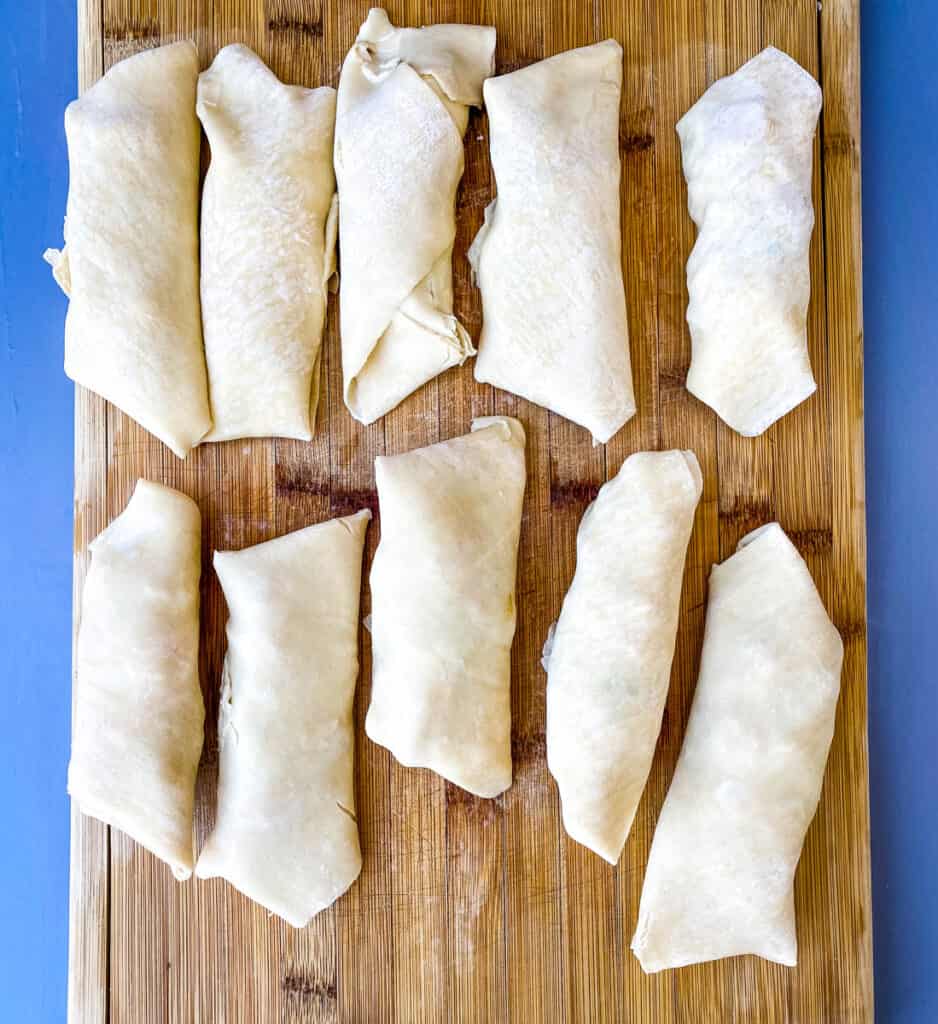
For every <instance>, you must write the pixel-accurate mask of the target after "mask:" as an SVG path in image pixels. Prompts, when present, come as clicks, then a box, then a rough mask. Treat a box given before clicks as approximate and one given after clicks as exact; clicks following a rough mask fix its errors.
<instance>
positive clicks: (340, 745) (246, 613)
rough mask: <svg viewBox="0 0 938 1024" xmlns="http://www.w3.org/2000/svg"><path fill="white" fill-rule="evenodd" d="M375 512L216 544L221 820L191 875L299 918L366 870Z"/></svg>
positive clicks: (299, 922) (299, 921)
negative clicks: (371, 528) (364, 608)
mask: <svg viewBox="0 0 938 1024" xmlns="http://www.w3.org/2000/svg"><path fill="white" fill-rule="evenodd" d="M370 519H371V513H370V512H368V511H363V512H358V513H357V514H355V515H353V516H347V517H345V518H344V519H333V520H330V521H329V522H326V523H320V524H318V525H316V526H309V527H307V528H306V529H303V530H297V531H295V532H294V533H289V534H287V535H286V536H283V537H278V538H276V539H275V540H271V541H267V542H266V543H264V544H257V545H255V546H254V547H250V548H245V549H244V550H242V551H217V552H216V553H215V570H216V572H217V573H218V578H219V580H220V581H221V585H222V589H223V591H224V593H225V600H226V601H227V603H228V610H229V614H230V618H229V620H228V653H227V655H226V657H225V669H224V679H223V684H222V693H221V702H220V709H219V722H218V744H219V777H218V817H217V820H216V823H215V829H214V831H213V832H212V834H211V835H210V836H209V839H208V842H207V843H206V845H205V847H204V849H203V850H202V853H201V856H200V857H199V861H198V865H197V867H196V874H197V875H198V877H200V878H211V877H214V876H217V875H221V876H223V877H224V878H226V879H227V880H228V881H229V882H230V883H231V884H232V885H233V886H235V888H236V889H239V890H240V891H241V892H243V893H244V894H245V895H246V896H249V897H250V898H251V899H253V900H256V901H257V902H258V903H260V904H262V905H263V906H265V907H267V909H268V910H271V911H273V912H274V913H275V914H278V915H279V916H280V917H282V918H283V919H284V920H286V921H288V922H289V923H290V924H291V925H293V926H294V927H296V928H301V927H303V925H305V924H306V923H307V922H308V921H309V919H310V918H311V917H312V916H313V915H314V914H317V913H319V911H320V910H322V909H324V908H325V907H328V906H330V904H332V903H333V902H334V901H335V900H336V899H337V898H338V897H339V896H340V895H341V894H342V893H343V892H345V890H346V889H347V888H348V887H349V886H350V885H351V884H352V882H354V881H355V879H356V878H357V877H358V873H359V871H360V870H361V864H362V859H361V852H360V849H359V843H358V822H357V820H356V818H355V785H354V779H353V772H354V763H353V761H354V751H355V736H354V732H353V727H352V700H353V698H354V695H355V681H356V679H357V677H358V602H359V594H360V591H361V563H362V549H363V546H364V542H365V531H366V530H367V528H368V521H369V520H370Z"/></svg>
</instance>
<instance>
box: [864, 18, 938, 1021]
mask: <svg viewBox="0 0 938 1024" xmlns="http://www.w3.org/2000/svg"><path fill="white" fill-rule="evenodd" d="M861 26H862V54H861V61H862V75H863V85H862V88H863V95H862V102H863V289H864V330H865V337H866V346H865V347H866V357H865V358H866V480H867V488H866V498H867V516H868V519H867V523H868V531H869V532H868V538H869V560H868V565H869V583H868V611H869V624H870V634H869V636H870V661H869V689H870V798H871V802H872V820H873V956H874V964H875V973H876V980H875V984H876V1004H877V1011H878V1016H879V1019H880V1020H882V1021H886V1022H891V1021H903V1022H905V1021H914V1022H916V1024H918V1022H919V1021H921V1022H922V1024H925V1022H928V1024H933V1022H935V1021H938V880H936V871H938V801H936V796H938V745H936V726H938V674H936V670H938V625H936V622H935V618H936V614H938V541H936V534H935V529H934V526H935V522H936V513H935V509H936V506H938V473H936V469H938V327H936V324H938V187H936V185H935V174H936V161H938V142H936V139H938V134H936V133H938V129H936V126H935V122H936V118H938V64H936V63H935V49H934V46H935V40H936V38H938V4H936V3H934V2H933V0H929V2H922V0H868V2H865V3H864V4H863V7H862V20H861Z"/></svg>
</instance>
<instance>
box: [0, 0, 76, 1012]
mask: <svg viewBox="0 0 938 1024" xmlns="http://www.w3.org/2000/svg"><path fill="white" fill-rule="evenodd" d="M0 14H2V17H0V523H2V524H3V529H2V531H0V666H2V669H0V671H2V682H0V688H2V689H0V807H2V808H3V809H4V820H3V834H2V836H0V1021H2V1022H4V1024H6V1022H9V1024H32V1022H41V1024H45V1022H52V1021H64V1020H65V978H66V950H67V945H68V941H67V927H68V920H67V907H68V800H67V798H66V796H65V767H66V761H67V753H68V724H69V702H70V699H71V698H70V695H69V689H70V668H69V662H70V652H69V649H70V647H71V588H72V584H71V574H72V569H71V564H72V468H71V467H72V436H73V435H72V430H73V427H72V416H73V401H72V386H71V383H70V382H69V381H68V380H66V379H65V376H64V374H63V373H62V319H63V316H64V313H65V300H64V297H63V296H62V295H61V294H60V293H59V292H58V289H57V288H51V287H50V286H49V274H48V268H47V267H46V266H45V264H43V262H42V261H41V259H40V258H39V257H40V255H41V253H42V250H43V248H45V246H47V245H49V244H56V243H59V242H60V241H61V238H62V214H63V212H64V210H65V195H66V178H67V162H66V155H65V133H64V131H63V129H62V112H63V110H64V109H65V105H66V103H67V102H68V101H69V100H70V99H71V98H72V97H73V96H74V95H75V80H76V55H75V38H76V23H75V22H76V16H75V2H74V0H58V2H49V3H45V2H33V0H0Z"/></svg>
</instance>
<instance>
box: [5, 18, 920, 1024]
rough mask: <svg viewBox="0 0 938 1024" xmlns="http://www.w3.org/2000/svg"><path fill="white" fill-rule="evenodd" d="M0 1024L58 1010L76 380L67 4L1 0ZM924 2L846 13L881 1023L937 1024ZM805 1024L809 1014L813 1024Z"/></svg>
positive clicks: (72, 63) (55, 1017)
mask: <svg viewBox="0 0 938 1024" xmlns="http://www.w3.org/2000/svg"><path fill="white" fill-rule="evenodd" d="M0 8H2V13H3V17H2V19H0V24H2V26H3V27H2V29H0V32H2V51H0V302H2V315H0V522H2V523H3V524H4V529H3V531H2V532H0V581H2V591H0V657H2V659H3V668H4V679H3V692H2V696H0V736H2V743H0V807H3V808H4V811H5V815H6V817H5V821H6V825H7V828H8V829H9V831H8V832H7V833H6V835H4V836H3V840H2V842H0V879H2V881H0V922H2V924H3V927H2V928H0V1020H3V1021H11V1022H13V1021H16V1022H27V1021H29V1022H32V1021H40V1022H46V1021H49V1022H52V1021H61V1020H63V1019H64V1011H65V976H66V945H67V921H66V908H67V870H68V806H67V801H66V798H65V795H64V790H65V766H66V760H67V753H68V717H69V674H70V673H69V658H70V618H71V611H70V603H71V538H72V523H71V486H72V485H71V481H72V390H71V385H70V384H69V383H68V382H67V381H66V379H65V377H64V375H63V373H62V321H63V316H64V311H65V301H64V299H63V297H62V296H61V295H60V294H59V291H58V289H57V288H55V287H53V286H52V284H51V280H50V277H49V274H48V271H47V269H46V268H45V266H44V265H43V264H42V263H41V262H40V260H39V254H40V253H41V252H42V250H43V248H44V247H45V246H46V245H49V244H56V243H58V242H59V241H60V239H61V227H62V214H63V211H64V209H65V193H66V174H67V170H66V167H67V164H66V155H65V139H64V134H63V131H62V111H63V109H64V107H65V104H66V103H67V101H68V100H69V99H71V98H72V96H73V95H74V93H75V79H76V58H75V33H76V25H75V12H74V8H75V4H74V0H57V2H53V0H50V2H40V3H23V2H20V0H0ZM936 37H938V4H933V3H925V2H921V0H916V2H903V0H888V2H887V0H869V2H865V3H864V4H863V53H862V59H863V199H864V210H863V216H864V287H865V320H866V425H867V450H866V457H867V480H868V484H867V502H868V505H867V508H868V515H869V550H870V566H869V569H870V572H869V580H870V584H869V615H870V787H871V795H872V812H873V887H874V951H875V963H876V1002H877V1011H878V1012H877V1015H878V1018H879V1019H880V1020H882V1021H886V1022H890V1024H892V1022H900V1024H907V1022H908V1024H919V1022H921V1024H926V1022H928V1024H932V1022H934V1021H938V882H936V879H935V874H936V869H938V806H936V799H935V797H936V789H938V755H936V739H935V736H936V725H938V679H936V666H938V626H936V623H935V618H936V614H938V553H936V551H938V549H936V544H935V537H934V532H933V527H932V524H933V523H934V521H935V508H936V504H938V474H936V462H938V458H936V453H938V415H936V408H938V327H936V323H938V245H936V239H938V187H936V186H935V184H934V176H935V173H936V163H938V160H936V157H938V152H936V150H938V145H936V144H935V142H934V139H935V133H936V128H935V120H936V116H938V66H936V64H935V62H934V49H933V47H934V44H933V40H934V39H935V38H936ZM812 1024H813V1022H812Z"/></svg>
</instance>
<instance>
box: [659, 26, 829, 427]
mask: <svg viewBox="0 0 938 1024" xmlns="http://www.w3.org/2000/svg"><path fill="white" fill-rule="evenodd" d="M820 109H821V90H820V87H819V86H818V84H817V82H816V81H815V80H814V79H813V78H812V77H811V76H810V75H809V74H808V73H807V71H805V70H804V69H803V68H802V67H800V65H798V64H797V63H795V61H793V60H792V59H791V58H790V57H789V56H787V55H786V54H784V53H782V52H781V51H780V50H776V49H775V48H774V47H772V46H770V47H768V48H767V49H765V50H763V51H762V53H760V54H759V55H758V56H757V57H754V58H753V59H752V60H750V61H749V62H748V63H747V64H744V65H743V66H742V67H741V68H740V69H739V70H738V71H737V72H736V73H735V74H733V75H730V76H728V77H727V78H721V79H720V80H719V81H717V82H714V84H713V85H712V86H710V88H709V89H708V90H707V91H706V92H705V93H704V94H703V96H702V97H701V98H700V99H699V100H698V101H697V103H695V104H694V106H693V107H691V109H690V110H689V111H688V112H687V113H686V114H685V115H684V117H683V118H681V120H680V121H679V122H678V125H677V133H678V135H679V136H680V139H681V153H682V159H683V164H684V176H685V177H686V178H687V193H688V202H689V206H690V215H691V217H692V218H693V219H694V223H695V224H696V225H697V229H698V232H699V234H698V237H697V241H696V243H695V245H694V249H693V251H692V252H691V255H690V259H689V260H688V261H687V290H688V292H689V294H690V303H689V305H688V307H687V323H688V325H689V326H690V334H691V342H692V348H693V357H692V360H691V365H690V371H689V373H688V375H687V388H688V390H689V391H690V392H691V393H692V394H694V395H696V396H697V397H698V398H699V399H700V400H701V401H703V402H706V403H707V405H709V406H711V407H712V408H713V409H714V410H715V411H716V412H717V413H718V415H719V416H720V417H721V418H722V419H723V420H725V421H726V423H728V424H729V425H730V426H731V427H732V428H733V429H734V430H737V431H739V433H741V434H744V435H746V436H755V435H757V434H761V433H762V432H763V431H764V430H765V429H766V428H767V427H769V426H770V425H771V424H772V423H774V422H775V421H776V420H777V419H778V418H779V417H780V416H783V415H784V414H785V413H786V412H788V411H789V410H790V409H792V408H794V406H796V405H798V404H799V402H803V401H804V400H805V399H806V398H807V397H808V396H809V395H810V394H812V393H813V392H814V390H815V387H816V385H815V382H814V376H813V374H812V372H811V363H810V360H809V358H808V342H807V329H806V320H805V318H806V315H807V309H808V299H809V297H810V292H811V274H810V268H809V265H808V246H809V244H810V242H811V231H812V229H813V227H814V209H813V207H812V205H811V167H812V151H813V139H814V131H815V127H816V125H817V119H818V113H819V112H820Z"/></svg>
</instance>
